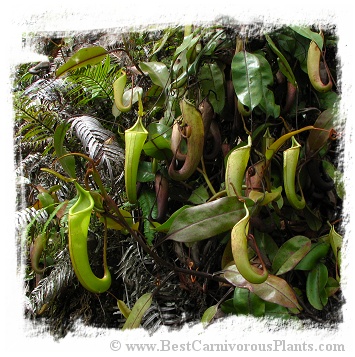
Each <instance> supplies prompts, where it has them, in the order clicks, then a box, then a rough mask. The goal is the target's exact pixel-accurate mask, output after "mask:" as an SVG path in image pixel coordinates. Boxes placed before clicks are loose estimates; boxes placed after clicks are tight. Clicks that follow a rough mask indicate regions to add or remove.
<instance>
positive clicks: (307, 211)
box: [303, 205, 323, 232]
mask: <svg viewBox="0 0 355 357" xmlns="http://www.w3.org/2000/svg"><path fill="white" fill-rule="evenodd" d="M303 214H304V218H305V219H306V221H307V224H308V226H309V228H310V229H312V231H315V232H317V231H318V230H319V229H321V227H322V224H323V221H322V219H321V218H320V217H319V214H318V215H317V214H316V213H315V212H313V211H312V210H311V208H310V207H309V206H308V205H306V207H305V208H304V209H303Z"/></svg>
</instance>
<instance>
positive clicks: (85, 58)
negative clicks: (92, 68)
mask: <svg viewBox="0 0 355 357" xmlns="http://www.w3.org/2000/svg"><path fill="white" fill-rule="evenodd" d="M107 53H108V52H107V51H106V50H105V49H104V48H103V47H100V46H95V47H88V48H82V49H81V50H79V51H78V52H76V53H75V54H74V55H73V56H71V57H70V58H69V60H68V62H66V63H65V64H63V65H62V66H60V67H59V68H58V69H57V71H56V76H57V77H59V76H61V75H63V74H64V73H66V72H68V71H73V70H75V69H78V68H80V67H85V66H87V65H89V64H90V65H95V64H97V63H100V62H101V61H102V60H103V59H104V58H105V57H106V56H107Z"/></svg>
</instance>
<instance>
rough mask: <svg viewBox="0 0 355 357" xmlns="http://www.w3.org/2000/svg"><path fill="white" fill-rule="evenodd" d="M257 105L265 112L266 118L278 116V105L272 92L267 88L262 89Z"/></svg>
mask: <svg viewBox="0 0 355 357" xmlns="http://www.w3.org/2000/svg"><path fill="white" fill-rule="evenodd" d="M259 107H260V108H261V110H262V111H263V112H264V113H265V114H266V117H267V118H269V117H272V118H278V117H279V116H280V106H279V105H278V104H276V103H275V96H274V92H273V91H272V90H270V89H268V88H265V89H264V92H263V97H262V98H261V100H260V103H259Z"/></svg>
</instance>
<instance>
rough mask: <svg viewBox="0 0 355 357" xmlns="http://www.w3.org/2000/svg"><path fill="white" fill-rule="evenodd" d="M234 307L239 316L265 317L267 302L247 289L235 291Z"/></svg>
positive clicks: (236, 289)
mask: <svg viewBox="0 0 355 357" xmlns="http://www.w3.org/2000/svg"><path fill="white" fill-rule="evenodd" d="M233 305H234V308H235V311H236V312H237V314H243V315H254V316H256V317H260V316H264V314H265V301H264V300H262V299H261V298H260V297H259V296H258V295H256V294H254V293H252V292H250V291H249V290H248V289H245V288H238V287H236V288H235V289H234V296H233Z"/></svg>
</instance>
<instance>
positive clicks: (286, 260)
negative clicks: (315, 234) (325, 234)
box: [272, 236, 311, 275]
mask: <svg viewBox="0 0 355 357" xmlns="http://www.w3.org/2000/svg"><path fill="white" fill-rule="evenodd" d="M310 249H311V240H310V239H309V238H307V237H304V236H295V237H292V238H291V239H289V240H287V241H286V242H285V243H284V244H283V245H282V246H281V247H280V249H279V250H278V251H277V253H276V255H275V258H274V261H273V262H272V270H273V271H274V273H275V274H276V275H281V274H284V273H286V272H288V271H290V270H291V269H293V268H294V267H295V266H296V265H297V264H298V263H299V262H300V260H301V259H302V258H303V257H304V256H305V255H306V254H307V253H308V252H309V250H310Z"/></svg>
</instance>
